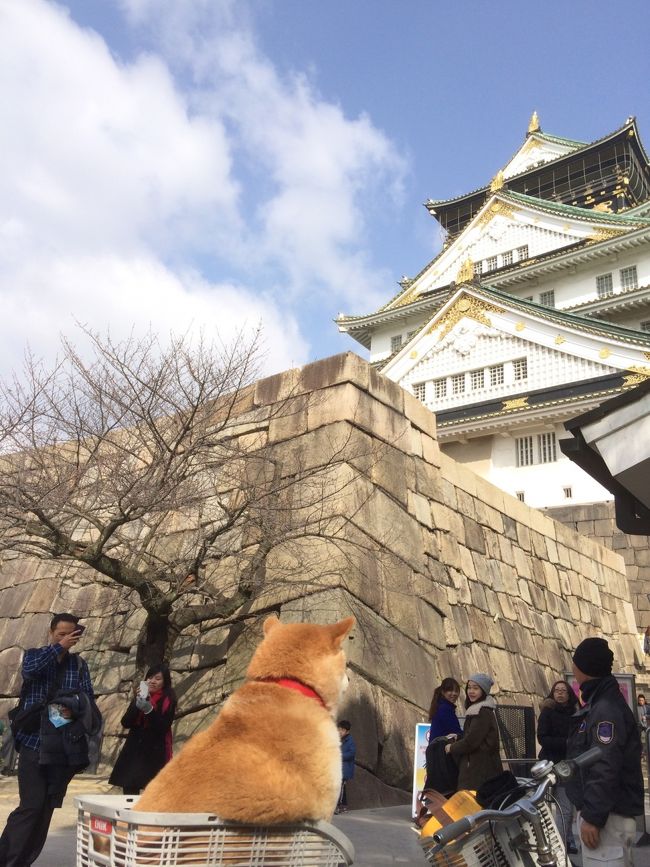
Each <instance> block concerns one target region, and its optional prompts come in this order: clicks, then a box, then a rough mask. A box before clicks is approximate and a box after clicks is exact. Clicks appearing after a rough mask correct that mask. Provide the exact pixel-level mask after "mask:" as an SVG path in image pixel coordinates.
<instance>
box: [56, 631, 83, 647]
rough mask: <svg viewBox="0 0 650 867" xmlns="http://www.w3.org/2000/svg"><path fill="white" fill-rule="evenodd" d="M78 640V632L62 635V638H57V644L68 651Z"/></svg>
mask: <svg viewBox="0 0 650 867" xmlns="http://www.w3.org/2000/svg"><path fill="white" fill-rule="evenodd" d="M80 638H81V633H80V632H71V633H69V635H64V636H63V638H59V644H60V645H61V647H62V648H63V649H64V650H70V648H71V647H74V646H75V644H76V643H77V642H78V641H79V639H80Z"/></svg>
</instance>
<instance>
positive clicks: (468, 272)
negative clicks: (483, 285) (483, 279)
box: [456, 256, 474, 283]
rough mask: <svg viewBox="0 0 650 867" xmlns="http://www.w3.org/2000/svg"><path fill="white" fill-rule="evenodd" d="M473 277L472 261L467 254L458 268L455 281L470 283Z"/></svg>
mask: <svg viewBox="0 0 650 867" xmlns="http://www.w3.org/2000/svg"><path fill="white" fill-rule="evenodd" d="M473 279H474V263H473V262H472V260H471V259H470V257H469V256H468V257H467V259H465V261H464V262H463V264H462V265H461V266H460V268H459V269H458V274H456V283H471V282H472V280H473Z"/></svg>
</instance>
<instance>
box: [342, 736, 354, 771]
mask: <svg viewBox="0 0 650 867" xmlns="http://www.w3.org/2000/svg"><path fill="white" fill-rule="evenodd" d="M356 754H357V745H356V744H355V742H354V738H353V737H352V735H350V734H347V735H346V736H345V737H344V738H342V739H341V758H342V759H343V779H344V780H351V779H352V777H353V776H354V758H355V756H356Z"/></svg>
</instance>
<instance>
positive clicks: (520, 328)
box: [515, 322, 526, 331]
mask: <svg viewBox="0 0 650 867" xmlns="http://www.w3.org/2000/svg"><path fill="white" fill-rule="evenodd" d="M525 327H526V323H525V322H517V323H516V325H515V331H523V330H524V328H525Z"/></svg>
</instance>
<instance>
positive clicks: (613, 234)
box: [587, 208, 626, 244]
mask: <svg viewBox="0 0 650 867" xmlns="http://www.w3.org/2000/svg"><path fill="white" fill-rule="evenodd" d="M593 210H596V209H595V208H593ZM625 231H626V230H625V229H596V230H595V231H594V232H592V233H591V235H589V236H588V237H587V241H588V242H589V243H590V244H597V243H598V242H599V241H609V239H610V238H618V236H619V235H623V234H625Z"/></svg>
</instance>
